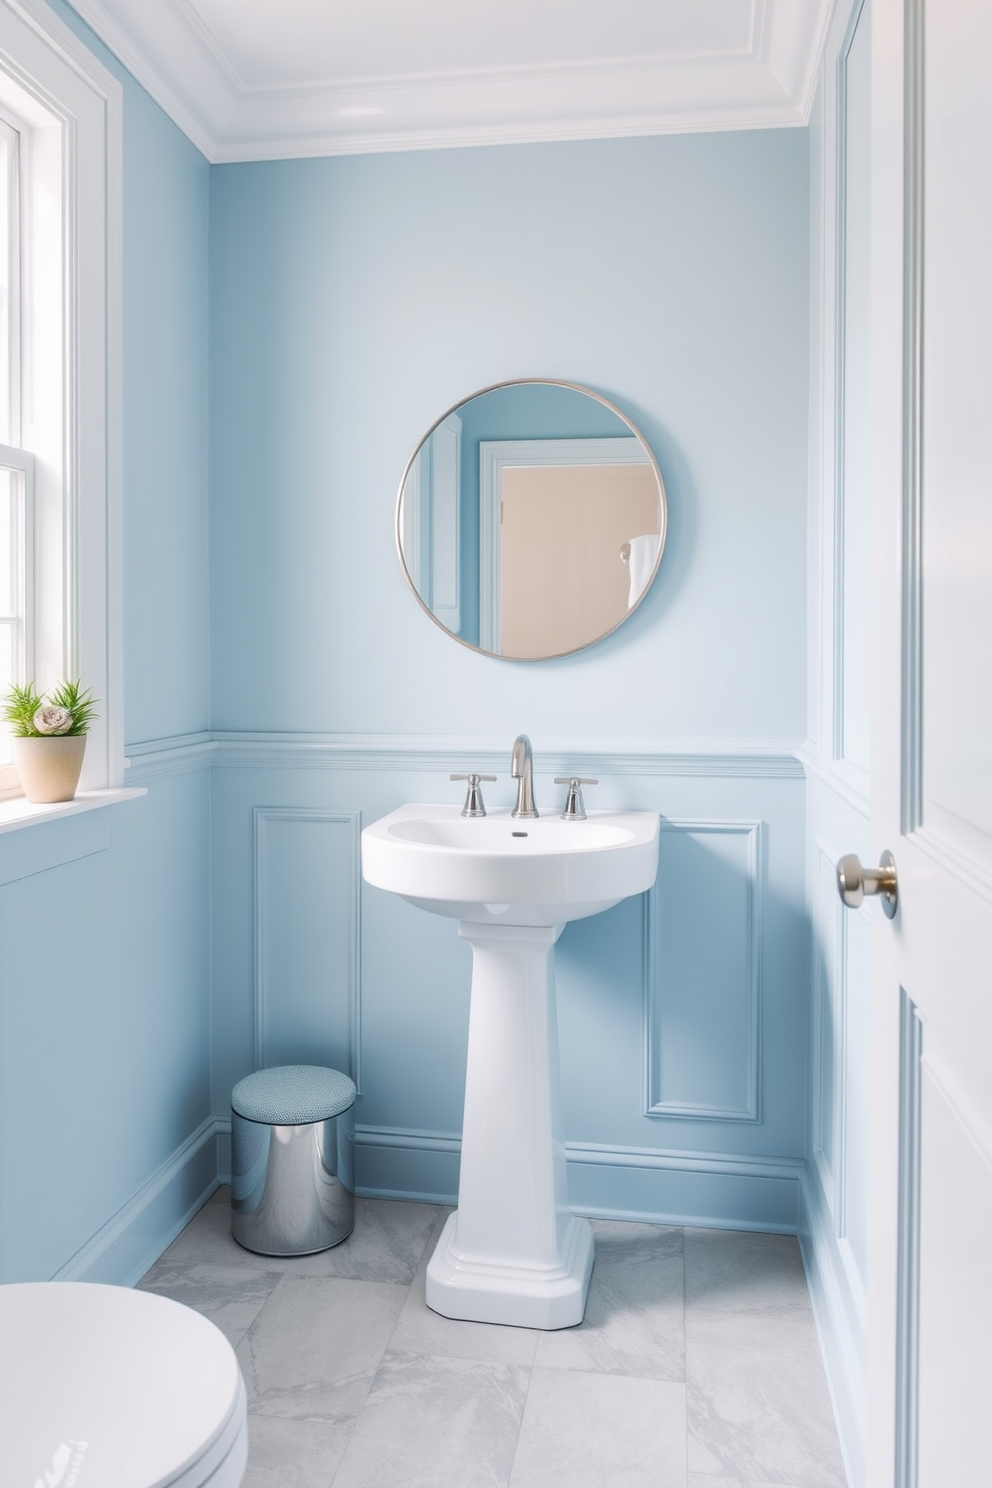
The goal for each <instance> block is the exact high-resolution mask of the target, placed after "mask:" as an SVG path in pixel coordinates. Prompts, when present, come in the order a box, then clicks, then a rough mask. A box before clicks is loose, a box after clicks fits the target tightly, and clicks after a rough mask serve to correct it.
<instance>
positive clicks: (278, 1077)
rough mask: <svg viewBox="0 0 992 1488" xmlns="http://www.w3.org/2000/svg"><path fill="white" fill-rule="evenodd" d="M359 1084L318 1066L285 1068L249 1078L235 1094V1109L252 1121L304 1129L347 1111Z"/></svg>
mask: <svg viewBox="0 0 992 1488" xmlns="http://www.w3.org/2000/svg"><path fill="white" fill-rule="evenodd" d="M354 1099H355V1082H354V1080H349V1078H348V1076H347V1075H342V1074H341V1072H340V1070H333V1069H324V1068H323V1067H322V1066H321V1065H318V1064H282V1065H279V1066H277V1068H275V1069H265V1070H256V1071H255V1073H254V1074H253V1075H245V1077H244V1079H243V1080H239V1081H238V1083H237V1085H235V1087H234V1089H233V1090H232V1091H231V1105H232V1106H233V1107H234V1109H235V1111H236V1112H237V1113H238V1115H239V1116H244V1117H246V1119H247V1120H248V1121H265V1122H268V1123H269V1125H271V1126H304V1125H305V1124H307V1123H308V1122H311V1121H327V1120H328V1119H329V1118H330V1117H331V1116H338V1115H340V1114H341V1112H342V1111H347V1109H348V1107H349V1106H350V1105H351V1103H352V1101H353V1100H354Z"/></svg>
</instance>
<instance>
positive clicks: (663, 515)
mask: <svg viewBox="0 0 992 1488" xmlns="http://www.w3.org/2000/svg"><path fill="white" fill-rule="evenodd" d="M535 385H536V386H539V387H556V388H567V389H568V390H569V391H570V392H573V393H582V394H583V396H584V397H587V398H594V399H595V400H596V402H597V403H601V404H602V405H603V407H604V408H607V409H609V411H610V412H611V413H612V414H615V415H616V417H617V418H618V419H619V420H620V421H621V423H623V424H626V426H627V428H628V429H629V430H630V432H631V434H633V436H634V438H635V439H636V440H637V441H638V443H639V444H640V446H641V448H642V449H643V450H644V452H645V454H646V455H647V457H648V459H649V460H650V462H651V468H652V469H653V471H654V475H655V480H656V481H657V482H658V505H659V508H660V512H659V542H658V556H657V558H656V559H655V564H654V567H653V568H652V570H651V574H650V576H649V578H648V581H647V583H646V584H645V585H644V588H643V589H642V590H641V593H640V595H639V597H638V599H637V602H636V603H635V604H634V605H633V606H632V607H631V608H630V609H629V610H628V611H627V613H626V614H625V615H623V616H622V617H621V618H620V619H619V620H618V621H617V623H616V625H612V626H611V627H610V629H609V630H604V631H603V633H602V634H601V635H598V636H597V637H596V638H595V640H592V641H585V642H584V643H583V644H582V645H581V646H573V647H572V648H571V649H570V650H568V651H556V652H554V653H553V654H551V655H548V656H503V655H501V654H500V652H498V651H487V650H486V649H485V648H484V647H483V646H477V645H475V643H474V642H473V641H466V640H465V639H464V638H463V637H462V636H460V635H455V633H454V631H453V630H449V629H448V627H447V626H446V625H442V623H441V621H440V620H439V619H438V618H437V616H436V615H435V613H434V611H433V610H432V609H431V608H430V606H429V605H427V604H425V603H424V600H423V599H422V597H421V594H420V591H419V590H418V588H417V586H416V585H415V584H414V582H413V579H412V577H411V575H410V570H409V569H408V568H407V564H406V558H405V556H404V553H403V490H404V487H405V486H406V481H407V476H408V475H409V474H410V471H411V469H412V468H413V464H414V461H415V460H416V459H417V457H418V455H419V454H420V451H421V450H422V449H423V447H424V445H425V444H426V442H427V440H428V439H430V437H431V435H432V434H433V433H434V430H435V429H437V428H439V427H440V426H441V424H443V423H444V421H445V419H448V418H450V417H451V415H452V414H453V413H457V412H458V410H459V409H461V408H464V406H465V404H466V403H472V402H473V401H474V400H475V399H476V398H481V397H482V396H483V395H484V394H485V393H495V392H498V391H499V389H500V388H508V387H530V386H535ZM667 531H668V498H667V496H666V494H665V482H664V480H663V478H662V474H661V470H660V468H659V465H658V461H657V460H656V459H655V455H654V450H653V449H652V448H651V446H650V445H649V444H648V442H647V440H646V439H645V438H644V435H643V434H642V433H641V431H640V429H639V428H638V427H637V425H636V424H635V423H634V422H633V420H631V419H629V418H628V417H627V415H626V414H625V413H624V411H623V409H622V408H618V407H617V405H616V404H615V403H611V402H610V400H609V398H604V397H603V395H602V393H596V392H594V391H593V390H592V388H588V387H584V386H583V384H582V383H580V382H562V381H561V380H560V379H559V378H556V377H510V378H507V379H506V381H504V382H493V383H490V384H489V385H488V387H481V388H478V389H477V391H476V392H474V393H469V394H468V395H467V397H464V398H459V400H458V402H457V403H452V405H451V407H450V408H446V409H445V410H444V412H443V413H442V414H441V416H440V418H437V419H435V420H434V422H433V423H432V424H431V426H430V428H429V429H427V430H426V431H425V432H424V434H423V435H422V436H421V438H420V440H419V442H418V443H417V444H416V445H415V447H414V450H413V453H412V454H411V455H410V458H409V459H408V460H407V462H406V465H405V466H404V467H403V474H402V475H401V476H400V487H399V492H398V494H397V497H396V520H395V531H394V536H395V540H396V553H397V556H398V558H399V560H400V568H401V569H402V570H403V577H404V578H405V579H406V581H407V584H408V585H409V588H410V590H411V593H412V594H413V597H414V599H415V600H416V601H417V603H418V604H419V606H420V608H421V609H422V610H423V611H424V613H425V614H426V615H427V616H429V617H430V619H431V621H432V622H433V624H434V625H436V626H437V628H438V630H441V631H443V632H444V634H445V635H446V636H449V637H450V639H451V640H453V641H457V642H458V644H459V645H460V646H464V647H465V649H466V650H467V651H475V652H476V653H477V654H478V655H479V656H488V657H491V658H492V660H493V661H515V662H523V663H532V662H542V661H558V660H560V658H561V657H563V656H575V655H576V654H577V653H578V652H579V651H588V650H589V648H590V646H598V645H599V643H600V641H605V640H606V638H607V636H611V635H613V633H614V631H617V630H619V629H620V627H621V625H625V624H626V623H627V621H628V620H629V619H630V617H631V615H633V614H634V612H635V611H636V610H637V609H639V608H640V606H641V604H642V602H643V601H644V599H645V598H646V596H647V594H648V593H649V592H650V590H651V587H652V585H653V584H654V581H655V579H656V578H657V576H658V569H659V567H660V566H661V560H662V557H663V556H664V552H665V537H666V535H667Z"/></svg>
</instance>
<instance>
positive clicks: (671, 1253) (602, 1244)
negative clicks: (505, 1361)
mask: <svg viewBox="0 0 992 1488" xmlns="http://www.w3.org/2000/svg"><path fill="white" fill-rule="evenodd" d="M593 1231H594V1234H595V1237H596V1264H595V1265H594V1267H593V1273H592V1282H591V1283H590V1286H589V1297H588V1300H587V1302H586V1313H585V1318H584V1319H583V1321H582V1322H581V1323H580V1324H579V1325H578V1326H577V1327H575V1328H562V1329H560V1330H558V1331H557V1332H553V1333H542V1334H541V1336H540V1339H539V1341H538V1345H537V1355H536V1358H535V1363H537V1364H539V1365H541V1366H542V1367H547V1368H554V1369H587V1370H590V1371H592V1372H593V1373H598V1374H631V1375H639V1376H640V1377H641V1378H642V1379H663V1380H684V1379H685V1319H684V1307H683V1295H682V1291H683V1288H682V1277H683V1268H682V1231H681V1230H677V1229H671V1228H667V1227H665V1226H661V1225H643V1224H625V1223H620V1222H615V1221H604V1220H594V1221H593Z"/></svg>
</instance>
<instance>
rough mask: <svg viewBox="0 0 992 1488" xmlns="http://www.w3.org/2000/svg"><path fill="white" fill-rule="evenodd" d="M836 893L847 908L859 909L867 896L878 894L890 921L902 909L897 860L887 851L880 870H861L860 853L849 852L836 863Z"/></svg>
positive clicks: (883, 855)
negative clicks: (900, 907)
mask: <svg viewBox="0 0 992 1488" xmlns="http://www.w3.org/2000/svg"><path fill="white" fill-rule="evenodd" d="M837 892H838V893H839V894H840V897H841V900H842V902H843V903H844V904H846V905H847V907H848V909H857V907H858V905H859V904H860V903H861V901H862V900H863V899H864V898H865V896H866V895H868V896H870V895H872V894H877V895H878V897H879V898H880V899H881V901H882V909H883V911H884V912H885V914H886V915H887V916H888V918H889V919H890V920H891V919H892V917H893V915H894V914H895V912H896V910H897V909H898V907H899V884H898V880H897V878H896V860H895V858H894V857H893V856H892V854H891V853H890V852H889V851H888V850H886V851H885V852H883V854H882V856H881V857H880V858H879V860H878V867H877V868H862V866H861V859H860V858H859V857H858V855H857V853H847V854H846V855H845V856H844V857H843V858H841V860H840V862H839V863H838V864H837Z"/></svg>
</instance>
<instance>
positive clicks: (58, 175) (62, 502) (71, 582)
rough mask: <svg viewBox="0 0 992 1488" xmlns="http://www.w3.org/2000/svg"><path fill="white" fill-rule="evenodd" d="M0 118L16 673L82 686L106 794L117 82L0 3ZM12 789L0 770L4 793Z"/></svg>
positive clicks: (111, 675)
mask: <svg viewBox="0 0 992 1488" xmlns="http://www.w3.org/2000/svg"><path fill="white" fill-rule="evenodd" d="M0 111H2V113H3V115H4V116H5V117H6V118H7V119H9V120H13V121H16V123H17V127H18V128H19V131H20V136H21V147H20V154H21V162H20V171H21V182H22V189H21V204H22V212H21V216H22V224H21V338H20V339H21V364H20V383H21V419H20V422H21V429H20V438H19V444H20V446H21V447H22V448H23V449H24V450H25V451H27V452H28V453H29V454H30V455H31V456H32V457H33V461H32V463H33V465H34V498H33V534H34V537H33V545H32V546H33V551H32V552H29V554H28V556H27V563H28V568H29V573H28V578H27V586H28V588H29V589H33V615H29V616H28V617H27V621H26V623H27V626H28V628H29V630H30V631H32V632H33V652H34V654H33V657H28V659H27V670H28V675H27V677H26V679H25V680H34V682H35V683H36V685H37V686H38V688H39V690H41V691H43V692H44V691H47V690H48V689H49V688H51V687H52V686H54V685H55V684H57V683H58V682H59V681H61V680H62V679H63V678H66V677H80V678H81V679H82V681H83V683H84V685H85V686H87V687H90V688H92V691H93V693H94V695H95V696H96V698H97V699H98V700H99V702H98V713H99V717H98V718H97V719H96V721H95V722H94V724H93V726H92V727H91V729H90V733H89V737H88V740H87V747H86V756H85V760H84V764H83V775H82V779H81V781H80V789H81V790H83V791H94V790H105V789H108V788H111V789H112V788H114V787H117V786H119V785H120V783H121V781H122V779H123V773H124V732H123V710H122V706H121V701H122V698H121V694H122V686H121V684H122V670H123V668H122V645H121V157H122V89H121V85H120V83H119V82H118V80H117V79H116V78H114V77H113V76H112V74H111V73H109V72H108V71H107V69H106V68H104V67H103V66H102V64H101V63H99V62H98V61H97V60H96V58H95V57H94V56H93V55H92V53H90V52H89V51H88V50H87V48H86V47H85V46H84V45H83V44H82V42H80V41H79V39H78V38H77V37H76V36H74V35H73V33H72V32H71V31H70V30H69V29H68V27H66V26H65V25H64V24H63V23H62V22H61V21H59V20H58V19H57V17H56V16H54V15H53V14H52V12H51V11H50V10H49V9H48V7H47V6H46V5H44V4H43V3H41V0H0ZM46 250H47V251H46ZM12 442H13V441H12ZM3 463H4V464H9V463H10V462H9V461H8V460H4V461H3ZM18 789H19V788H18V787H17V785H16V780H14V779H11V778H10V776H9V774H8V775H7V777H6V778H3V777H0V796H6V795H9V794H12V793H13V792H14V791H17V790H18ZM2 811H3V806H2V803H0V820H2Z"/></svg>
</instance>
